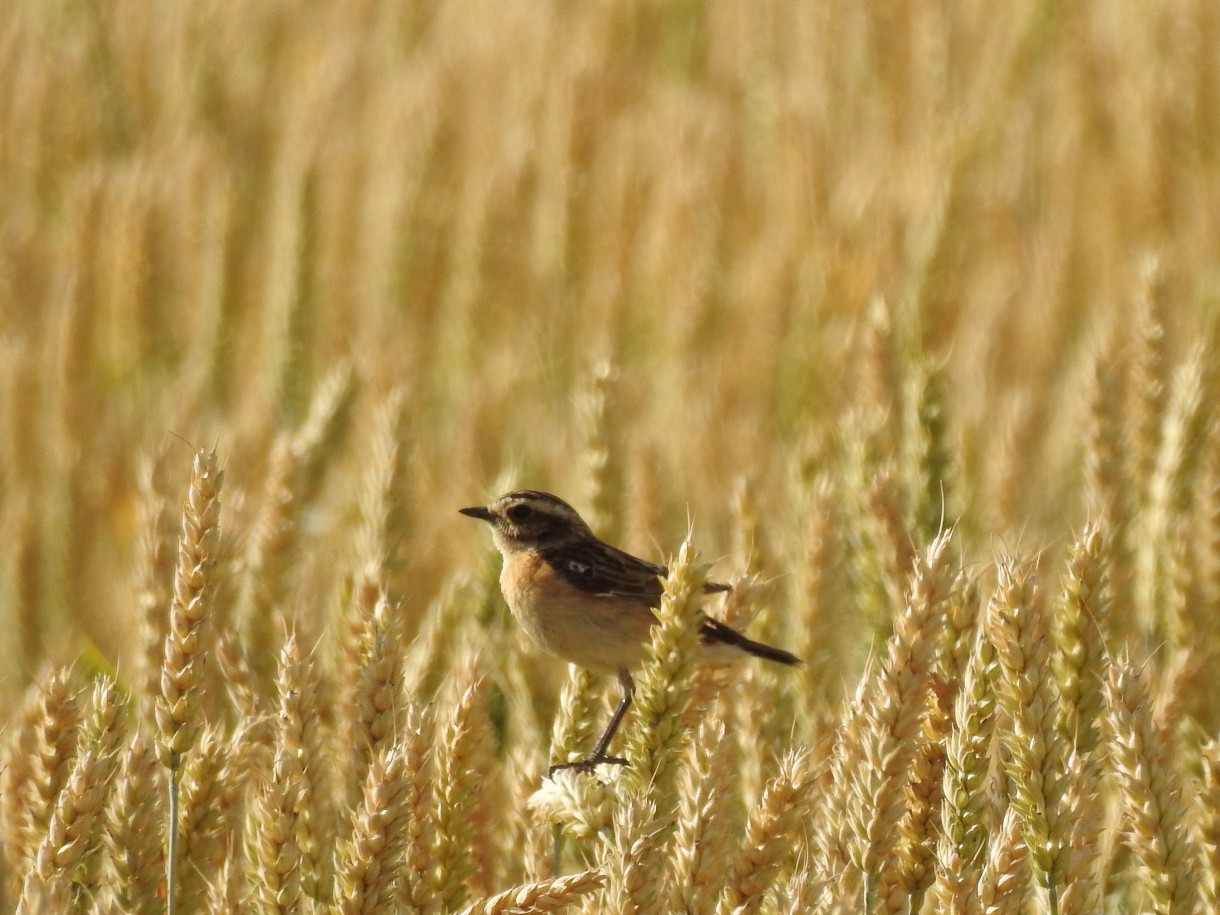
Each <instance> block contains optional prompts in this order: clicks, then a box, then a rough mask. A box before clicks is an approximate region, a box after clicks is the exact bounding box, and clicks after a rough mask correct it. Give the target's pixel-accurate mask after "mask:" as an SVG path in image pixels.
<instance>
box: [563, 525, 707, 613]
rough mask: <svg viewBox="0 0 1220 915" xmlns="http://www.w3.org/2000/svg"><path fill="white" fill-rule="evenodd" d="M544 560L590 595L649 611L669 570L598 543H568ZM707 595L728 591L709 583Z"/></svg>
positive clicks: (660, 591) (657, 599) (657, 600)
mask: <svg viewBox="0 0 1220 915" xmlns="http://www.w3.org/2000/svg"><path fill="white" fill-rule="evenodd" d="M540 552H541V553H542V558H543V559H544V560H545V561H546V563H547V564H548V565H550V566H551V567H552V568H553V569H554V570H555V571H556V572H557V573H558V574H559V575H561V576H562V577H563V578H564V580H565V581H567V582H569V583H570V584H572V585H573V586H575V587H577V588H579V589H580V590H582V591H586V592H588V593H590V594H597V595H604V596H606V597H616V598H619V599H634V600H638V601H640V602H641V603H643V604H646V605H647V606H649V607H656V606H657V605H658V604H660V603H661V593H662V591H663V590H664V587H663V585H662V584H661V579H662V578H664V577H665V576H666V575H667V574H668V572H669V570H668V569H666V568H665V566H663V565H659V564H657V563H655V562H647V561H646V560H643V559H639V558H637V557H635V556H632V555H631V554H630V553H625V552H623V551H622V550H619V549H616V548H614V547H612V546H610V545H609V544H606V543H601V542H598V541H589V542H583V543H582V542H577V543H567V544H563V545H560V546H554V547H549V548H544V549H542V550H540ZM703 590H704V592H705V593H709V594H710V593H712V592H716V591H728V590H729V586H728V585H723V584H718V583H716V582H708V583H707V584H706V585H704V587H703Z"/></svg>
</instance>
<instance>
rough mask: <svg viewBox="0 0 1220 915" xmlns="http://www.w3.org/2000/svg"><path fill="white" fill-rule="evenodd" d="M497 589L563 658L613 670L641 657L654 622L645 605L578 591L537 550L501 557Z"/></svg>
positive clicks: (542, 641)
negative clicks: (503, 558)
mask: <svg viewBox="0 0 1220 915" xmlns="http://www.w3.org/2000/svg"><path fill="white" fill-rule="evenodd" d="M500 590H501V591H502V592H503V593H504V599H505V600H506V601H507V602H508V606H509V609H510V610H511V611H512V613H513V616H514V617H515V618H516V619H517V622H518V623H520V624H521V628H523V629H524V630H525V631H526V633H527V634H528V635H529V636H530V638H532V639H533V640H534V641H535V642H537V643H538V645H539V646H540V647H541V648H543V649H544V650H545V651H547V652H550V653H551V654H553V655H557V656H558V657H560V658H563V659H564V660H566V661H570V662H571V663H573V664H579V665H580V666H582V667H587V668H589V669H591V670H596V671H601V672H605V673H617V672H618V671H620V670H629V669H631V668H633V667H635V666H636V665H637V664H638V663H639V661H640V659H641V657H642V656H643V643H644V642H645V641H646V640H647V638H648V634H649V630H650V628H651V626H652V622H653V616H652V612H651V611H650V610H649V609H648V608H647V607H645V606H643V605H642V604H640V603H638V602H635V601H625V600H623V599H621V598H615V597H611V596H607V595H601V594H591V593H589V592H587V591H581V590H580V589H579V588H576V587H575V586H574V585H572V584H571V583H570V582H568V581H567V580H565V579H564V578H563V576H562V575H560V574H559V573H557V572H556V571H555V569H554V568H553V567H552V566H551V565H550V564H549V563H548V562H546V561H545V560H544V559H543V558H542V556H541V555H540V554H539V553H537V552H536V551H533V550H529V551H522V552H520V553H517V554H516V555H513V556H512V557H506V559H505V563H504V568H503V570H502V571H501V573H500Z"/></svg>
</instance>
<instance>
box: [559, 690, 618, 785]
mask: <svg viewBox="0 0 1220 915" xmlns="http://www.w3.org/2000/svg"><path fill="white" fill-rule="evenodd" d="M618 682H619V683H620V684H621V685H622V687H623V698H621V699H619V701H618V705H617V706H616V707H615V709H614V714H613V715H611V716H610V723H609V724H607V725H606V730H604V731H602V736H601V737H599V738H598V740H597V746H595V747H594V748H593V752H592V753H591V754H590V755H589V756H588V757H586V758H585V759H582V760H579V761H578V762H570V763H559V764H558V765H555V766H551V768H549V769H548V770H547V773H546V774H547V775H548V776H551V775H554V774H555V773H556V772H558V771H559V770H560V769H579V770H580V771H582V772H592V771H593V767H594V766H597V765H599V764H601V763H613V764H614V765H616V766H625V765H627V760H625V759H623V758H622V757H621V756H607V755H606V750H608V749H609V748H610V741H612V740H613V739H614V734H615V732H616V731H618V726H619V725H620V724H622V723H623V717H624V716H625V715H626V714H627V709H629V708H630V707H631V697H632V694H633V693H634V691H635V684H634V683H633V682H632V680H631V675H630V674H629V673H627V671H625V670H623V671H619V675H618Z"/></svg>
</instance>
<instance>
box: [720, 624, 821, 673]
mask: <svg viewBox="0 0 1220 915" xmlns="http://www.w3.org/2000/svg"><path fill="white" fill-rule="evenodd" d="M699 634H700V635H701V636H703V641H704V642H706V643H710V644H720V645H732V646H733V647H734V648H740V649H741V650H742V651H744V652H747V653H748V654H752V655H754V656H755V657H759V658H766V659H767V660H768V661H775V662H776V663H778V664H787V665H788V666H789V667H794V666H796V665H797V664H800V663H801V659H800V658H798V657H797V656H796V655H794V654H792V653H791V652H788V651H784V649H782V648H775V647H773V646H771V645H764V644H763V643H762V642H756V641H754V640H753V639H748V638H746V637H745V636H744V635H742V634H741V633H740V632H738V631H737V630H736V629H734V628H733V627H732V626H726V625H725V624H724V623H722V622H720V621H719V620H714V619H711V618H710V617H709V618H707V619H705V620H704V621H703V626H702V627H701V628H700V630H699Z"/></svg>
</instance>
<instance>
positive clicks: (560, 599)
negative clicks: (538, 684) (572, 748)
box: [459, 489, 800, 773]
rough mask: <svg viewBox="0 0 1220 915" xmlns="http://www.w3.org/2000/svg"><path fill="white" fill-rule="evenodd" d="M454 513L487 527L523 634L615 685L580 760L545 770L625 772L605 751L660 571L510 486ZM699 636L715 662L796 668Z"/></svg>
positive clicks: (713, 630) (777, 657)
mask: <svg viewBox="0 0 1220 915" xmlns="http://www.w3.org/2000/svg"><path fill="white" fill-rule="evenodd" d="M459 510H460V511H461V513H462V514H463V515H469V516H470V517H472V518H479V519H480V520H482V521H486V522H487V523H489V524H490V525H491V526H492V535H493V537H494V539H495V544H496V547H497V549H499V551H500V553H501V554H502V555H503V557H504V567H503V569H502V570H501V571H500V590H501V591H502V592H503V593H504V599H505V600H506V601H507V602H508V606H509V609H510V610H512V613H513V616H515V617H516V618H517V622H519V623H520V624H521V626H522V628H524V629H525V631H526V632H527V633H528V634H529V636H530V637H531V638H532V639H533V640H534V641H535V642H537V643H538V644H539V645H540V646H541V647H542V648H543V649H544V650H546V651H548V652H550V653H551V654H553V655H557V656H558V657H560V658H563V659H564V660H565V661H570V662H571V663H573V664H579V665H580V666H581V667H586V668H588V669H589V670H593V671H597V672H599V673H609V674H614V675H615V676H617V677H618V680H619V683H620V684H621V685H622V688H623V697H622V699H621V700H620V701H619V704H618V707H617V708H615V710H614V714H613V715H612V716H611V718H610V723H609V724H608V725H607V726H606V730H605V731H604V732H603V733H602V735H601V737H600V738H599V739H598V741H597V746H596V747H594V749H593V752H592V753H591V754H590V755H589V756H588V758H586V759H583V760H581V761H580V762H576V763H564V764H562V765H558V766H552V767H551V770H550V771H551V772H552V773H553V772H555V771H556V770H557V769H565V768H578V769H583V770H586V771H588V770H591V769H592V768H593V767H594V766H596V765H597V764H598V763H617V764H619V765H626V762H627V761H626V760H625V759H622V758H621V757H617V756H608V755H606V751H607V750H608V749H609V747H610V741H611V740H613V739H614V733H615V731H617V730H618V726H619V724H621V723H622V720H623V716H624V715H625V714H626V713H627V709H628V707H629V706H630V705H631V697H632V690H633V686H634V685H633V682H632V679H631V670H632V669H634V668H635V667H637V666H638V665H639V663H640V661H642V660H643V658H644V650H645V645H646V643H647V642H648V639H649V635H650V630H651V629H652V626H653V624H654V623H655V622H656V616H655V615H654V613H653V610H652V608H654V607H656V606H658V605H659V604H660V602H661V594H662V591H663V587H662V584H661V579H662V578H664V577H665V575H666V574H667V570H666V568H665V566H662V565H657V564H656V563H652V562H645V561H644V560H643V559H637V558H636V557H635V556H632V555H631V554H629V553H624V552H623V551H622V550H619V549H615V548H614V547H612V546H610V545H609V544H607V543H603V542H602V541H600V540H598V539H597V537H596V536H594V534H593V531H591V530H590V529H589V525H587V524H586V523H585V522H584V519H582V518H581V517H580V515H578V514H577V513H576V511H575V509H573V508H572V506H570V505H568V503H567V502H564V501H563V500H562V499H560V498H558V497H557V496H553V495H551V494H550V493H546V492H539V491H537V490H533V489H519V490H516V491H514V492H510V493H506V494H505V495H503V496H500V498H498V499H496V501H494V502H492V503H491V504H490V505H487V506H482V505H480V506H474V507H473V508H463V509H459ZM703 590H704V592H705V593H709V594H710V593H714V592H717V591H728V590H729V586H728V585H723V584H717V583H715V582H708V583H707V584H706V585H704V587H703ZM700 633H701V635H702V639H703V644H704V646H706V647H707V648H708V649H710V650H712V651H714V652H715V653H716V654H717V655H719V656H722V657H723V656H725V655H729V656H731V655H738V656H740V655H741V654H742V653H744V654H752V655H756V656H757V657H760V658H766V659H767V660H769V661H777V662H779V663H780V664H799V663H800V660H799V659H798V658H797V657H796V656H795V655H792V654H789V653H788V652H786V651H784V650H783V649H780V648H773V647H771V646H770V645H764V644H762V643H761V642H755V641H753V640H752V639H748V638H746V637H745V636H744V635H742V634H741V633H740V632H738V631H737V630H735V629H733V628H731V627H730V626H726V625H725V624H724V623H722V622H719V621H718V620H714V619H712V618H710V617H704V619H703V622H702V624H701V627H700Z"/></svg>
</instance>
